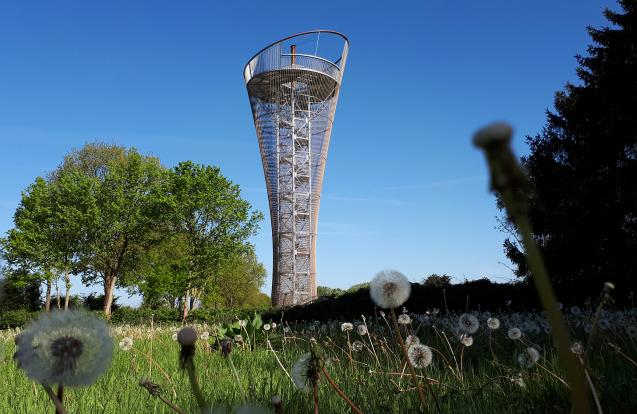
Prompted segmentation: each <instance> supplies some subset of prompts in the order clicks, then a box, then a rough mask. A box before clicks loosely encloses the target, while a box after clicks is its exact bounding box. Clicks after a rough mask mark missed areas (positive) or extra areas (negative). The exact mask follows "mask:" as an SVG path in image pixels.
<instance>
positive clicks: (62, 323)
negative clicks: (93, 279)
mask: <svg viewBox="0 0 637 414" xmlns="http://www.w3.org/2000/svg"><path fill="white" fill-rule="evenodd" d="M15 342H16V346H17V350H16V353H15V355H14V358H15V360H16V362H17V363H18V366H19V367H20V368H22V369H23V370H24V371H25V373H26V374H27V376H28V377H29V378H31V379H33V380H35V381H37V382H40V383H43V384H48V385H52V384H60V385H66V386H83V385H90V384H92V383H93V382H95V380H97V378H99V377H100V376H101V375H102V373H103V372H104V371H106V369H107V368H108V367H109V366H110V364H111V360H112V357H113V339H112V338H111V336H110V332H109V329H108V326H107V325H106V323H105V322H104V321H103V320H100V319H98V318H96V317H95V316H94V315H92V314H90V313H88V312H84V311H64V312H50V313H44V314H42V315H41V316H40V317H39V318H38V319H37V320H35V321H33V322H31V323H30V324H29V325H28V326H27V328H26V329H25V330H24V332H22V333H21V334H19V335H18V336H16V338H15Z"/></svg>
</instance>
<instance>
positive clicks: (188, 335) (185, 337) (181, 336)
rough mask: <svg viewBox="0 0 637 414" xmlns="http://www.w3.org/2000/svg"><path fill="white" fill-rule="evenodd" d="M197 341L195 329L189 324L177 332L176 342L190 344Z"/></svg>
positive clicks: (182, 344)
mask: <svg viewBox="0 0 637 414" xmlns="http://www.w3.org/2000/svg"><path fill="white" fill-rule="evenodd" d="M196 341H197V331H195V329H194V328H191V327H190V326H187V327H185V328H183V329H182V330H181V331H179V333H178V334H177V342H179V345H181V346H192V345H194V344H195V342H196Z"/></svg>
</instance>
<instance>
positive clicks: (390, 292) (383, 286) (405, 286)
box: [369, 270, 411, 309]
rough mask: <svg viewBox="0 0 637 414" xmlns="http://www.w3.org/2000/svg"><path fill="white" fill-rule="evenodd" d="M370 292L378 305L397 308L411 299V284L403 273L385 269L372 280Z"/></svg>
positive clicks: (384, 307) (385, 307)
mask: <svg viewBox="0 0 637 414" xmlns="http://www.w3.org/2000/svg"><path fill="white" fill-rule="evenodd" d="M369 294H370V296H371V298H372V300H373V301H374V303H375V304H376V305H377V306H378V307H380V308H383V309H390V308H397V307H399V306H401V305H402V304H403V303H405V302H406V301H407V299H409V295H410V294H411V284H410V283H409V280H407V278H406V277H405V275H403V274H402V273H400V272H398V271H395V270H383V271H382V272H379V273H378V274H377V275H376V276H374V278H373V279H372V281H371V282H370V284H369Z"/></svg>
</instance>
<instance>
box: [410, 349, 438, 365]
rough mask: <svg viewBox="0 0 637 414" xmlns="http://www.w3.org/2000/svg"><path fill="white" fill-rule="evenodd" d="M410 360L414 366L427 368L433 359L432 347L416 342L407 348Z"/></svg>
mask: <svg viewBox="0 0 637 414" xmlns="http://www.w3.org/2000/svg"><path fill="white" fill-rule="evenodd" d="M407 355H409V361H410V362H411V365H413V366H414V368H425V367H426V366H428V365H429V364H431V361H432V359H433V353H432V352H431V348H429V347H428V346H426V345H421V344H414V345H412V346H410V347H409V349H408V350H407Z"/></svg>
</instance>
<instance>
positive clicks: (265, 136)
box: [243, 30, 349, 306]
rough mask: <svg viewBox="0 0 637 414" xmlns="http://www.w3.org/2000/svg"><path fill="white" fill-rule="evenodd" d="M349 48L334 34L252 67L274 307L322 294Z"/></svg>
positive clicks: (317, 35) (324, 33)
mask: <svg viewBox="0 0 637 414" xmlns="http://www.w3.org/2000/svg"><path fill="white" fill-rule="evenodd" d="M348 49H349V41H348V40H347V38H346V37H345V36H344V35H342V34H340V33H338V32H334V31H330V30H315V31H311V32H304V33H299V34H296V35H293V36H290V37H286V38H285V39H282V40H279V41H278V42H275V43H272V44H271V45H269V46H267V47H266V48H264V49H262V50H261V51H260V52H258V53H257V54H256V55H254V57H252V59H250V61H249V62H248V64H247V65H246V66H245V69H244V70H243V77H244V79H245V83H246V87H247V89H248V96H249V97H250V105H251V107H252V115H253V117H254V126H255V128H256V131H257V138H258V140H259V149H260V151H261V159H262V162H263V172H264V174H265V183H266V186H267V189H268V201H269V205H270V220H271V223H272V252H273V266H272V305H273V306H289V305H297V304H303V303H306V302H308V301H310V300H312V299H315V298H316V297H317V293H316V235H317V224H318V213H319V206H320V201H321V198H320V197H321V188H322V186H323V173H324V171H325V162H326V160H327V150H328V147H329V143H330V134H331V132H332V123H333V121H334V112H335V110H336V103H337V102H338V93H339V89H340V86H341V81H342V79H343V72H344V70H345V61H346V59H347V52H348Z"/></svg>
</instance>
